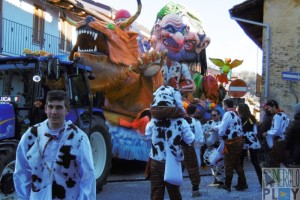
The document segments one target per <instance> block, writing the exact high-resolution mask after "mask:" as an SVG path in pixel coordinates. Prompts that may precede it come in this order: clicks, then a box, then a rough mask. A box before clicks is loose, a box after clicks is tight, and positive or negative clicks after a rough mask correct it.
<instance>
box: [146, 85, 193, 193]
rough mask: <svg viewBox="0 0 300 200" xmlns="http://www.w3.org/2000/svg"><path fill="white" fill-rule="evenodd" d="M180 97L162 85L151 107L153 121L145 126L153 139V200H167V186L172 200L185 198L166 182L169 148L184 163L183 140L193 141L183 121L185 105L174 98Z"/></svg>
mask: <svg viewBox="0 0 300 200" xmlns="http://www.w3.org/2000/svg"><path fill="white" fill-rule="evenodd" d="M177 94H178V91H176V90H175V89H174V88H173V87H171V86H160V87H159V88H158V89H157V90H156V91H155V92H154V100H153V103H152V104H151V108H150V113H151V117H152V118H151V121H150V122H149V123H148V124H147V126H146V132H145V135H146V137H148V138H151V140H152V148H151V151H150V157H151V173H150V180H151V199H164V193H165V187H166V188H167V190H168V193H169V196H170V199H182V196H181V193H180V188H179V186H177V185H173V184H170V183H167V182H164V171H165V161H166V148H169V149H171V152H172V154H173V155H174V156H175V157H176V159H177V161H179V162H182V160H183V157H184V156H183V151H182V149H181V146H180V145H181V142H182V140H183V141H184V142H185V143H186V144H188V145H190V144H191V143H192V142H193V141H194V138H195V136H194V134H193V133H192V131H191V129H190V126H189V124H188V123H187V121H186V120H185V119H184V118H183V116H184V113H183V112H182V109H181V108H180V107H181V106H182V105H178V104H182V103H181V102H180V101H178V99H177V98H176V97H175V96H176V95H177Z"/></svg>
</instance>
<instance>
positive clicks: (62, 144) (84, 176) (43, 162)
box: [14, 120, 96, 199]
mask: <svg viewBox="0 0 300 200" xmlns="http://www.w3.org/2000/svg"><path fill="white" fill-rule="evenodd" d="M57 133H58V134H57ZM51 174H52V177H53V178H52V179H51V178H50V177H51ZM14 182H15V186H16V192H17V194H18V196H19V198H21V199H29V197H30V198H38V197H41V196H43V195H44V194H43V192H44V191H45V188H46V187H47V186H48V185H50V186H51V185H52V199H95V198H96V184H95V174H94V167H93V158H92V154H91V146H90V143H89V139H88V137H87V135H86V134H85V133H84V132H83V131H82V130H80V129H79V128H77V127H76V126H75V125H73V124H72V122H71V121H69V122H66V123H65V128H63V129H61V130H60V131H59V130H57V131H55V133H54V131H51V130H49V129H48V126H47V120H45V121H44V122H42V123H40V124H37V125H35V126H33V127H31V128H29V129H28V130H27V131H26V132H25V133H24V135H23V136H22V139H21V141H20V143H19V146H18V149H17V159H16V170H15V173H14ZM44 193H45V192H44ZM50 198H51V197H49V199H50Z"/></svg>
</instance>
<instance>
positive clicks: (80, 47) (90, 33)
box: [77, 26, 108, 55]
mask: <svg viewBox="0 0 300 200" xmlns="http://www.w3.org/2000/svg"><path fill="white" fill-rule="evenodd" d="M77 35H78V37H77V52H84V53H91V54H96V55H108V51H107V45H106V39H105V36H104V35H103V34H102V33H100V32H98V31H97V30H94V29H91V28H89V27H88V26H84V27H80V28H78V29H77Z"/></svg>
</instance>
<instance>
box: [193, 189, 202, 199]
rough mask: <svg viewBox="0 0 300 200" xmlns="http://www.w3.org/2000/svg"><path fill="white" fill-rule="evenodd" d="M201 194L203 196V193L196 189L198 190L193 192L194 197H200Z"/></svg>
mask: <svg viewBox="0 0 300 200" xmlns="http://www.w3.org/2000/svg"><path fill="white" fill-rule="evenodd" d="M200 196H201V194H200V192H199V190H196V191H193V192H192V197H193V198H196V197H200Z"/></svg>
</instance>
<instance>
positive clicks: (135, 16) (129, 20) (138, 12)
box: [119, 0, 142, 30]
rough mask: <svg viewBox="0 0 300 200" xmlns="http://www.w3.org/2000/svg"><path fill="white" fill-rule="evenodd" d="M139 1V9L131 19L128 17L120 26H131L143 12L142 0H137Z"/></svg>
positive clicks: (123, 27)
mask: <svg viewBox="0 0 300 200" xmlns="http://www.w3.org/2000/svg"><path fill="white" fill-rule="evenodd" d="M137 3H138V9H137V11H136V13H135V14H134V15H133V16H132V17H130V18H129V19H127V20H125V21H124V22H122V23H120V25H119V27H120V28H121V29H122V30H124V29H126V28H127V27H129V26H130V25H131V24H132V23H133V22H134V21H135V20H136V19H137V18H138V16H139V15H140V14H141V10H142V3H141V0H137Z"/></svg>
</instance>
